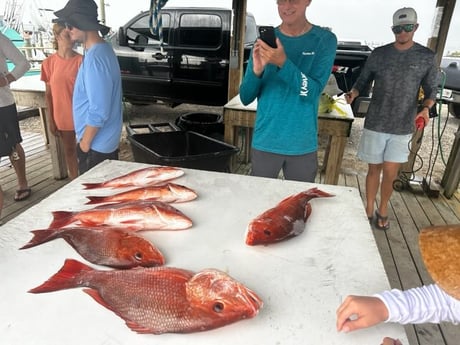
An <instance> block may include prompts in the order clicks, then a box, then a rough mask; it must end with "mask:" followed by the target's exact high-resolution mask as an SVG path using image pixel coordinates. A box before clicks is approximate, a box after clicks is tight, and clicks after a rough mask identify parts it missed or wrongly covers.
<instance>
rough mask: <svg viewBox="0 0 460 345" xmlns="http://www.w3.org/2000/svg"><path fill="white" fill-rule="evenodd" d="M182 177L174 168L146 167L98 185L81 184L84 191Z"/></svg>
mask: <svg viewBox="0 0 460 345" xmlns="http://www.w3.org/2000/svg"><path fill="white" fill-rule="evenodd" d="M182 175H184V171H183V170H181V169H178V168H174V167H168V166H157V167H148V168H143V169H139V170H135V171H132V172H130V173H129V174H126V175H122V176H119V177H115V178H113V179H111V180H108V181H105V182H99V183H83V186H84V187H85V189H95V188H110V187H111V188H119V187H133V186H136V187H139V186H148V185H154V184H159V183H163V182H166V181H169V180H173V179H175V178H178V177H180V176H182Z"/></svg>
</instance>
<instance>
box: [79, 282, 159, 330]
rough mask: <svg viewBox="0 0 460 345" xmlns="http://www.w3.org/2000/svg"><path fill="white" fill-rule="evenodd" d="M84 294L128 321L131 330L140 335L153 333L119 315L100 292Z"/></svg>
mask: <svg viewBox="0 0 460 345" xmlns="http://www.w3.org/2000/svg"><path fill="white" fill-rule="evenodd" d="M83 292H85V293H87V294H88V295H90V296H91V297H92V298H93V299H94V300H95V301H96V302H97V303H99V304H100V305H102V306H104V307H106V308H107V309H109V310H111V311H113V312H114V313H115V314H117V315H118V316H119V317H121V318H122V319H123V320H125V321H126V325H127V326H128V327H129V328H131V330H133V331H135V332H138V333H152V331H151V330H150V329H148V328H145V327H141V326H139V325H138V324H137V323H134V322H132V321H129V320H126V319H125V318H124V317H123V316H122V315H120V313H118V312H117V311H116V310H115V309H113V308H112V306H111V305H109V304H107V303H106V302H105V301H104V299H103V298H102V297H101V295H100V294H99V292H98V291H97V290H94V289H84V290H83Z"/></svg>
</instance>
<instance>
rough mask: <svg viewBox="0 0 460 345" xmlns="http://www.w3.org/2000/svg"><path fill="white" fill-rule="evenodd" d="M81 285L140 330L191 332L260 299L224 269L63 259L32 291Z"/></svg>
mask: <svg viewBox="0 0 460 345" xmlns="http://www.w3.org/2000/svg"><path fill="white" fill-rule="evenodd" d="M76 287H86V289H84V290H83V291H84V292H86V293H87V294H89V295H90V296H91V297H93V298H94V299H95V300H96V302H98V303H100V304H101V305H103V306H104V307H106V308H108V309H109V310H111V311H113V312H114V313H116V314H117V315H118V316H120V317H121V318H122V319H123V320H125V322H126V325H127V326H128V327H129V328H130V329H131V330H133V331H135V332H138V333H154V334H161V333H190V332H199V331H206V330H210V329H214V328H217V327H222V326H225V325H228V324H231V323H234V322H237V321H239V320H242V319H247V318H252V317H254V316H256V315H257V314H258V312H259V309H260V308H261V307H262V305H263V302H262V300H261V299H260V298H259V297H258V296H257V295H256V294H255V293H254V292H253V291H251V290H250V289H248V288H247V287H245V286H244V285H243V284H241V283H240V282H238V281H236V280H235V279H233V278H232V277H230V276H229V275H227V274H225V273H224V272H221V271H218V270H215V269H206V270H203V271H200V272H197V273H194V272H191V271H188V270H184V269H179V268H171V267H153V268H140V267H138V268H133V269H130V270H105V271H101V270H95V269H92V268H91V267H89V266H86V265H84V264H82V263H81V262H78V261H76V260H71V259H67V260H66V261H65V263H64V266H63V267H62V268H61V269H60V270H59V272H58V273H56V274H55V275H53V276H52V277H51V278H50V279H48V280H47V281H46V282H45V283H43V284H42V285H40V286H38V287H36V288H34V289H31V290H30V291H29V292H30V293H43V292H51V291H57V290H62V289H71V288H76Z"/></svg>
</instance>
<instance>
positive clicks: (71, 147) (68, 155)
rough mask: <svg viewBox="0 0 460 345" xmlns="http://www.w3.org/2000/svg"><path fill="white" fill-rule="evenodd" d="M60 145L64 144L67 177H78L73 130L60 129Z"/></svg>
mask: <svg viewBox="0 0 460 345" xmlns="http://www.w3.org/2000/svg"><path fill="white" fill-rule="evenodd" d="M61 139H62V145H63V146H64V155H65V161H66V163H67V170H68V171H69V178H70V179H71V180H73V179H75V178H77V177H78V161H77V142H76V140H75V132H73V131H61Z"/></svg>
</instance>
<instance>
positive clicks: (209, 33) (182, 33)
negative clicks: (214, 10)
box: [178, 13, 222, 48]
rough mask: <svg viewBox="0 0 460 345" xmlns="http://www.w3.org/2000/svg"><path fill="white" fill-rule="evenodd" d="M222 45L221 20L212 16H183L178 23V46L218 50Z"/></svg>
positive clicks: (194, 14)
mask: <svg viewBox="0 0 460 345" xmlns="http://www.w3.org/2000/svg"><path fill="white" fill-rule="evenodd" d="M221 44H222V18H221V17H219V16H218V15H214V14H196V13H193V14H183V15H182V16H181V17H180V22H179V43H178V45H179V46H185V47H192V48H193V47H196V48H218V47H219V46H220V45H221Z"/></svg>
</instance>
